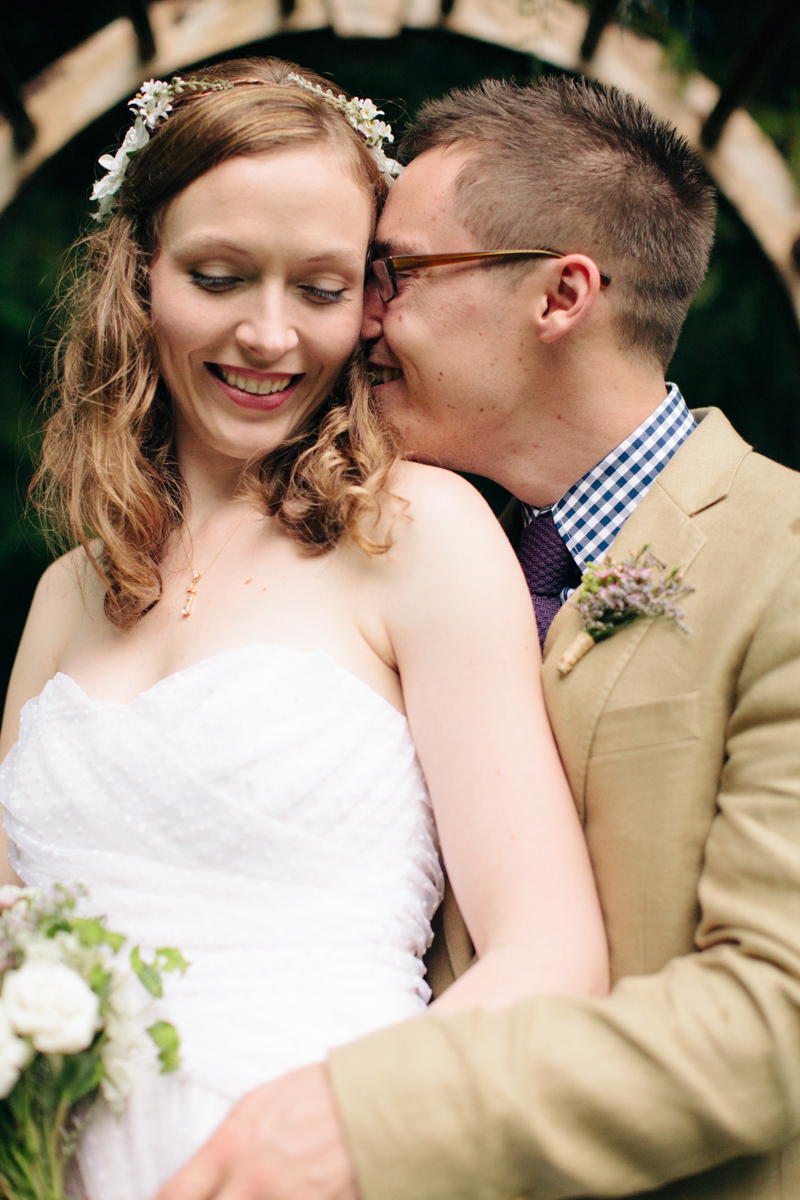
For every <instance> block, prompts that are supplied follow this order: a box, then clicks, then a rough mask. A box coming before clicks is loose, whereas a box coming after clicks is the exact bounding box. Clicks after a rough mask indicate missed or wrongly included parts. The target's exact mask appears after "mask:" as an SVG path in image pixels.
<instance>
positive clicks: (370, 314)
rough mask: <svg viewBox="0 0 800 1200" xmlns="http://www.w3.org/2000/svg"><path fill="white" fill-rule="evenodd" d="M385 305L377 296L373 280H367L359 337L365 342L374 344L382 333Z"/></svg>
mask: <svg viewBox="0 0 800 1200" xmlns="http://www.w3.org/2000/svg"><path fill="white" fill-rule="evenodd" d="M385 308H386V305H385V304H384V303H383V301H382V300H381V298H380V296H379V295H378V289H377V287H376V285H375V280H374V279H371V278H370V279H368V280H367V285H366V289H365V291H364V319H363V321H362V323H361V336H362V338H363V339H364V341H365V342H374V341H375V339H376V338H379V337H380V336H381V334H382V333H383V313H384V309H385Z"/></svg>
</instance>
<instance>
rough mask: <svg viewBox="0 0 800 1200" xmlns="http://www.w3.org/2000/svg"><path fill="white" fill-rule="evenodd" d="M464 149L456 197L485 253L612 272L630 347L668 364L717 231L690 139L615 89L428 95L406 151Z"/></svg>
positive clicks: (557, 84)
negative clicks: (561, 256)
mask: <svg viewBox="0 0 800 1200" xmlns="http://www.w3.org/2000/svg"><path fill="white" fill-rule="evenodd" d="M456 143H458V144H459V145H462V144H463V146H464V147H465V148H467V149H471V150H472V151H473V152H472V153H470V155H469V157H468V159H467V162H466V164H465V165H464V166H463V167H462V169H461V171H460V172H459V174H458V177H457V179H456V183H455V203H456V205H457V208H458V212H459V215H460V216H461V217H462V218H463V219H464V221H465V224H466V226H467V228H468V229H470V231H471V232H472V233H473V235H474V236H475V237H476V239H477V241H478V245H479V246H480V247H481V248H482V249H485V250H503V249H509V250H511V249H524V248H527V247H536V246H543V247H549V248H552V249H556V250H563V251H564V252H582V253H585V254H588V255H589V256H590V257H592V258H593V259H594V260H595V261H596V262H597V264H598V266H599V267H600V270H601V271H603V272H605V273H606V274H607V275H610V276H611V277H612V285H611V291H610V292H609V300H610V302H611V303H612V312H613V314H614V320H615V324H616V326H617V331H618V333H619V335H620V338H621V341H622V344H623V346H624V347H625V348H626V349H628V350H633V351H637V352H639V353H641V354H644V355H646V356H647V357H648V358H653V357H654V358H656V359H657V360H658V361H659V362H660V363H661V364H662V365H663V366H664V367H665V368H666V366H667V364H668V363H669V360H670V359H671V357H672V355H673V353H674V350H675V345H676V343H677V340H678V334H679V333H680V329H681V326H682V325H683V322H684V319H685V317H686V313H687V311H688V308H689V304H690V303H691V300H692V296H693V295H694V293H695V292H696V291H697V289H698V287H699V286H700V283H701V282H702V280H703V276H704V275H705V273H706V268H707V266H708V256H709V252H710V249H711V243H712V241H713V236H714V214H715V204H714V189H713V186H712V184H711V183H710V181H709V179H708V177H707V176H706V174H705V172H704V171H703V168H702V166H701V164H700V162H699V160H698V159H697V157H696V156H695V155H694V153H693V152H692V150H691V149H690V147H689V145H688V143H687V142H686V140H685V139H684V138H683V137H681V136H680V135H679V134H678V133H677V131H676V130H675V129H673V128H672V126H670V125H668V124H665V123H664V122H663V121H659V120H657V119H656V118H655V117H654V116H653V114H652V113H651V112H650V110H649V109H648V108H647V106H646V105H644V104H642V103H641V102H640V101H638V100H636V99H634V97H632V96H629V95H627V94H626V93H624V92H621V91H620V90H619V89H618V88H615V87H605V86H603V85H602V84H599V83H593V82H589V81H588V80H584V79H572V78H569V77H558V76H550V77H546V78H543V79H541V80H539V82H537V83H535V84H531V85H528V86H519V85H517V84H514V83H510V82H506V81H504V80H497V79H487V80H484V81H483V83H481V84H479V85H478V86H477V87H473V88H468V89H465V90H457V91H453V92H451V93H450V94H449V95H447V96H445V97H444V98H443V99H441V100H433V101H430V102H429V103H428V104H426V105H425V106H424V107H423V108H422V110H421V112H420V113H419V115H418V117H417V118H416V120H415V121H414V123H413V124H412V125H411V127H410V129H409V130H408V131H407V133H406V134H405V136H404V138H403V143H402V148H401V157H402V158H403V159H404V160H405V161H406V162H408V161H409V160H410V159H412V158H414V157H416V156H417V155H418V154H421V153H423V152H424V151H425V150H430V149H432V148H434V147H446V146H450V145H454V144H456ZM612 295H613V299H612Z"/></svg>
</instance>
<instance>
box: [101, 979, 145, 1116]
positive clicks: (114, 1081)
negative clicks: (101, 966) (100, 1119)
mask: <svg viewBox="0 0 800 1200" xmlns="http://www.w3.org/2000/svg"><path fill="white" fill-rule="evenodd" d="M138 992H143V989H142V988H138ZM108 999H109V1008H110V1011H109V1014H108V1016H107V1017H106V1025H105V1031H106V1035H107V1037H108V1041H107V1042H106V1043H105V1045H104V1046H103V1051H102V1060H103V1071H104V1073H105V1075H104V1078H103V1080H102V1081H101V1083H100V1088H101V1091H102V1093H103V1095H104V1097H105V1099H106V1100H107V1101H108V1104H109V1107H110V1108H111V1110H112V1112H120V1111H121V1110H122V1108H123V1106H124V1102H125V1100H126V1098H127V1096H128V1094H129V1092H130V1090H131V1085H132V1083H133V1072H134V1065H133V1060H134V1058H135V1056H136V1054H137V1051H141V1048H142V1046H143V1045H144V1044H145V1043H144V1041H143V1038H142V1030H143V1027H144V1021H143V1015H142V1014H143V1012H144V1011H145V1009H147V1008H149V1003H148V1001H147V1000H146V999H142V998H140V997H139V996H138V994H137V993H136V992H135V991H134V989H133V988H132V987H131V978H130V976H128V975H115V976H114V978H113V980H112V983H111V987H110V989H109V996H108ZM145 1048H147V1047H146V1046H145Z"/></svg>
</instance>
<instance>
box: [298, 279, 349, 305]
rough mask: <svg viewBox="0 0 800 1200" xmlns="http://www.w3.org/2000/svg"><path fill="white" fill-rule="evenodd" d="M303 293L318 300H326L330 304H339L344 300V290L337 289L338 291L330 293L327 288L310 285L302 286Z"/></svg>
mask: <svg viewBox="0 0 800 1200" xmlns="http://www.w3.org/2000/svg"><path fill="white" fill-rule="evenodd" d="M301 290H302V291H304V292H305V293H306V295H307V296H313V297H315V298H316V299H317V300H326V301H327V302H328V303H329V304H339V303H341V301H342V300H343V299H344V293H345V289H344V288H337V290H336V291H328V289H327V288H318V287H313V286H312V285H311V284H310V283H307V284H304V285H303V286H302V289H301Z"/></svg>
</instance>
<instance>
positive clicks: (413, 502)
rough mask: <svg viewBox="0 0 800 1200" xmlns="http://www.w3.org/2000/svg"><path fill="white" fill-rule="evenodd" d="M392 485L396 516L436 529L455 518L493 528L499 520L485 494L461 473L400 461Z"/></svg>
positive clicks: (393, 474) (392, 476)
mask: <svg viewBox="0 0 800 1200" xmlns="http://www.w3.org/2000/svg"><path fill="white" fill-rule="evenodd" d="M389 487H390V491H391V494H392V497H393V499H394V501H395V515H397V514H399V513H403V514H404V515H405V516H406V518H407V519H409V520H410V521H412V522H417V523H420V522H421V523H423V524H424V525H425V526H426V527H430V528H432V529H435V528H436V527H437V526H438V525H440V524H442V523H443V524H447V525H450V524H451V523H452V522H453V520H454V519H455V520H459V519H460V520H464V519H467V520H478V521H480V522H481V523H483V522H484V521H485V522H486V523H487V526H489V527H490V528H494V526H495V525H496V519H495V517H494V514H493V512H492V510H491V508H490V507H489V505H488V504H487V503H486V501H485V500H484V498H483V496H482V495H481V494H480V492H479V491H478V490H477V488H475V487H473V485H472V484H471V483H469V482H468V481H467V480H466V479H464V478H462V476H461V475H456V473H455V472H454V471H446V470H445V469H444V468H442V467H433V466H427V465H426V464H424V463H416V462H405V461H402V462H399V463H397V464H396V466H395V467H394V468H393V469H392V475H391V477H390V480H389Z"/></svg>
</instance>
